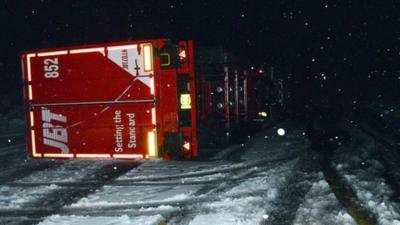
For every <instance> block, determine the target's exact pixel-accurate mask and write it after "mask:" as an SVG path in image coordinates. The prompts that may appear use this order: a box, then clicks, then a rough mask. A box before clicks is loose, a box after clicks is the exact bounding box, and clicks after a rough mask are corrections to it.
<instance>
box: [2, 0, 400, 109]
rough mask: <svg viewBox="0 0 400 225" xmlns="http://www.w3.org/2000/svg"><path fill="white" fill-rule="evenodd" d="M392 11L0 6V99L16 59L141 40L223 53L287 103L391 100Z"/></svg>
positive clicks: (9, 88) (15, 76)
mask: <svg viewBox="0 0 400 225" xmlns="http://www.w3.org/2000/svg"><path fill="white" fill-rule="evenodd" d="M399 6H400V1H398V0H397V1H395V0H393V1H391V0H388V1H377V0H374V1H345V0H343V1H338V0H326V1H286V0H279V1H250V0H248V1H246V0H241V1H202V0H199V1H161V0H160V1H154V0H146V1H134V0H129V1H127V0H126V1H125V0H122V1H111V0H110V1H106V0H105V1H94V0H92V1H89V0H87V1H85V0H81V1H72V0H71V1H55V0H54V1H51V0H41V1H36V0H35V1H18V0H17V1H16V0H2V1H1V2H0V15H1V18H0V24H1V28H2V31H1V35H0V37H1V42H0V43H1V44H0V46H1V49H0V94H1V95H2V96H9V97H10V98H13V99H15V101H17V102H18V101H20V102H21V98H22V97H21V96H22V94H21V87H22V85H21V69H20V67H21V66H20V58H19V57H20V54H21V51H23V50H32V49H42V48H51V47H62V46H68V45H80V44H94V43H101V42H112V41H126V40H132V39H144V38H159V37H166V38H173V39H187V38H190V39H194V40H195V41H196V43H197V44H199V45H209V46H212V45H223V46H224V47H226V48H227V49H228V50H229V51H231V52H233V53H234V54H235V55H236V56H237V58H238V59H239V62H238V66H240V67H242V68H250V67H251V66H255V67H259V66H264V67H267V66H270V65H273V66H275V68H276V69H277V70H278V71H279V73H281V74H282V75H283V76H286V77H287V76H290V78H291V81H290V87H291V91H292V94H291V95H292V97H293V99H292V101H293V102H295V103H297V104H298V105H304V104H308V103H310V102H314V103H316V102H328V103H333V102H339V101H349V102H353V103H356V102H358V101H362V100H377V99H393V98H398V97H399V90H398V88H399V86H400V69H399V64H398V63H399V58H400V48H399V47H400V16H399V15H400V13H399V10H400V7H399Z"/></svg>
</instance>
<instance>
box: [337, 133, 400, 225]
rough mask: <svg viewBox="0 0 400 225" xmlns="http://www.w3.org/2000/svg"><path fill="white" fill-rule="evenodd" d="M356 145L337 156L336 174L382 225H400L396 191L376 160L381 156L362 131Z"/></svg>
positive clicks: (343, 148) (338, 152)
mask: <svg viewBox="0 0 400 225" xmlns="http://www.w3.org/2000/svg"><path fill="white" fill-rule="evenodd" d="M353 136H354V139H355V140H354V143H355V144H354V145H352V146H341V147H340V148H339V149H337V151H336V152H335V154H336V156H335V158H334V162H333V163H334V165H335V168H336V170H337V171H338V172H339V173H340V174H341V175H342V176H343V177H344V178H345V179H346V181H347V183H348V184H350V185H351V187H352V188H353V189H354V190H355V192H356V194H357V197H358V198H359V199H360V200H361V201H362V203H363V204H364V205H365V207H366V208H368V209H369V210H370V211H372V212H373V213H374V214H375V215H376V217H377V219H378V222H379V224H381V225H399V224H400V214H399V213H400V211H399V210H400V205H399V204H397V203H395V202H393V201H392V200H391V196H392V195H393V190H391V188H390V186H389V184H387V183H386V180H385V179H384V178H383V177H384V173H385V168H384V167H383V165H382V164H381V163H380V162H378V161H377V160H376V159H374V157H375V156H374V154H377V152H380V151H381V149H379V148H377V146H376V145H375V144H374V142H373V141H372V140H370V139H369V138H368V137H367V136H365V135H364V134H362V133H361V132H359V131H354V132H353Z"/></svg>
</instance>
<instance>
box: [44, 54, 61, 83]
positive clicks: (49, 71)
mask: <svg viewBox="0 0 400 225" xmlns="http://www.w3.org/2000/svg"><path fill="white" fill-rule="evenodd" d="M43 64H44V77H45V78H57V77H59V76H60V74H59V73H58V58H53V59H45V60H44V61H43Z"/></svg>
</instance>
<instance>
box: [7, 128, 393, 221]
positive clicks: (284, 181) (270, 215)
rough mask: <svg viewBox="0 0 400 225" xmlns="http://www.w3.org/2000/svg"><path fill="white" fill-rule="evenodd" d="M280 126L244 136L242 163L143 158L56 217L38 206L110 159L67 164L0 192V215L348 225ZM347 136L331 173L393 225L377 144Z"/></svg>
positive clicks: (305, 146)
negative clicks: (246, 139) (40, 213)
mask: <svg viewBox="0 0 400 225" xmlns="http://www.w3.org/2000/svg"><path fill="white" fill-rule="evenodd" d="M282 126H283V127H284V128H285V130H286V134H285V135H284V136H279V135H277V133H276V131H277V128H278V127H276V128H273V129H265V130H263V131H260V132H259V133H258V134H257V135H256V136H255V137H251V138H250V140H249V142H247V143H246V144H245V148H244V149H245V150H244V152H243V154H242V155H241V158H240V160H236V159H235V160H234V161H230V160H222V159H218V160H211V161H163V160H150V161H143V163H142V164H141V165H140V166H138V167H136V168H134V169H131V170H129V171H128V172H127V173H125V174H123V175H122V176H119V177H118V178H117V179H115V180H111V181H109V182H106V183H105V184H104V185H101V188H97V187H96V188H95V189H94V190H93V191H91V192H90V194H89V195H87V196H84V197H80V198H79V199H76V201H75V200H74V201H72V202H71V204H68V205H64V207H62V208H61V209H59V210H57V211H54V212H53V211H51V209H48V207H50V208H51V205H48V203H45V202H46V201H47V200H48V199H49V197H51V198H53V200H54V197H55V196H57V194H58V193H63V192H64V191H69V190H71V189H73V188H78V189H79V188H84V187H85V185H88V183H87V182H91V181H95V179H96V177H95V176H94V175H95V174H96V173H97V172H98V170H99V169H101V168H103V167H105V166H109V165H113V163H115V161H80V160H72V161H65V162H64V163H61V164H59V165H58V166H56V167H53V168H48V169H46V170H38V171H32V172H31V173H29V174H28V175H27V176H25V177H23V178H21V179H17V180H14V181H13V183H5V184H2V185H0V215H2V216H3V217H4V215H6V214H7V212H14V213H15V212H19V210H20V212H22V213H23V212H24V211H23V210H50V212H51V213H47V214H44V215H48V216H45V217H44V218H43V219H42V220H41V221H40V220H39V224H41V225H55V224H87V225H94V224H110V225H111V224H122V225H124V224H165V223H167V224H190V225H203V224H221V225H225V224H226V225H227V224H237V225H247V224H250V225H252V224H282V223H284V224H293V225H320V224H321V225H337V224H339V225H341V224H342V225H355V224H356V222H355V220H354V219H353V218H352V217H351V216H350V214H349V213H348V212H347V209H346V208H345V207H344V206H343V205H342V204H341V203H340V202H339V201H338V200H337V198H336V193H333V191H332V189H331V187H330V186H329V184H328V182H327V181H326V180H325V177H324V174H323V172H321V169H320V166H319V161H318V160H317V159H316V157H315V153H313V151H310V150H309V147H310V143H309V142H308V139H307V137H306V135H305V133H304V132H303V131H302V129H301V128H296V126H294V125H292V124H284V125H282ZM352 137H353V141H352V142H351V143H350V144H346V145H342V146H340V147H339V148H338V149H337V150H336V151H335V153H334V156H333V161H332V165H331V166H333V168H334V169H335V170H336V171H337V172H338V173H339V174H340V175H341V176H342V177H343V178H344V179H345V180H346V182H347V183H348V184H349V185H350V186H351V188H352V189H354V190H355V192H356V195H357V198H359V199H360V201H361V202H362V203H363V204H364V207H366V208H367V209H369V210H370V211H371V212H372V213H373V214H374V215H375V217H376V218H377V221H378V224H380V225H389V224H393V225H399V224H400V222H399V221H400V216H399V205H398V204H397V203H396V201H395V200H394V199H393V190H392V189H391V187H390V185H389V184H387V183H386V181H385V179H384V178H383V177H384V172H385V171H384V168H383V166H382V165H381V164H380V163H379V162H378V161H377V160H376V159H374V153H376V151H377V149H376V148H377V147H376V145H375V144H374V143H373V141H372V140H371V139H370V138H369V137H367V136H365V135H364V134H362V133H360V132H359V131H358V132H355V131H354V132H353V134H352ZM242 150H243V149H242V148H238V151H242ZM227 152H229V150H227ZM85 182H86V183H85ZM30 184H32V185H30ZM68 184H69V185H71V184H74V185H75V186H68ZM79 185H82V187H79ZM42 204H44V206H46V207H43V205H42ZM21 210H22V211H21ZM0 219H1V217H0ZM9 220H10V218H8V220H7V221H9ZM11 220H12V219H11ZM5 221H6V220H5ZM0 222H2V221H0Z"/></svg>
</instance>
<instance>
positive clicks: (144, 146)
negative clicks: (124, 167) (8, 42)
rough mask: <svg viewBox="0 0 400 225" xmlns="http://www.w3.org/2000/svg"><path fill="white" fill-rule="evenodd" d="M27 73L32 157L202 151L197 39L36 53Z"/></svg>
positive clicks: (28, 56) (25, 57) (27, 60)
mask: <svg viewBox="0 0 400 225" xmlns="http://www.w3.org/2000/svg"><path fill="white" fill-rule="evenodd" d="M22 70H23V85H24V99H25V108H26V118H27V125H28V126H27V128H26V129H27V130H26V132H27V134H28V135H27V146H28V151H29V155H30V156H31V157H34V158H42V157H44V158H119V159H134V158H152V157H161V156H163V155H168V154H181V155H182V156H183V157H185V158H187V159H189V158H191V157H197V156H198V144H197V123H196V122H197V121H196V94H195V90H196V87H195V77H194V76H195V75H194V55H193V42H192V41H180V42H178V43H171V42H170V41H169V40H167V39H156V40H141V41H131V42H123V43H110V44H102V45H88V46H77V47H68V48H59V49H50V50H40V51H30V52H25V53H23V54H22Z"/></svg>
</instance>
